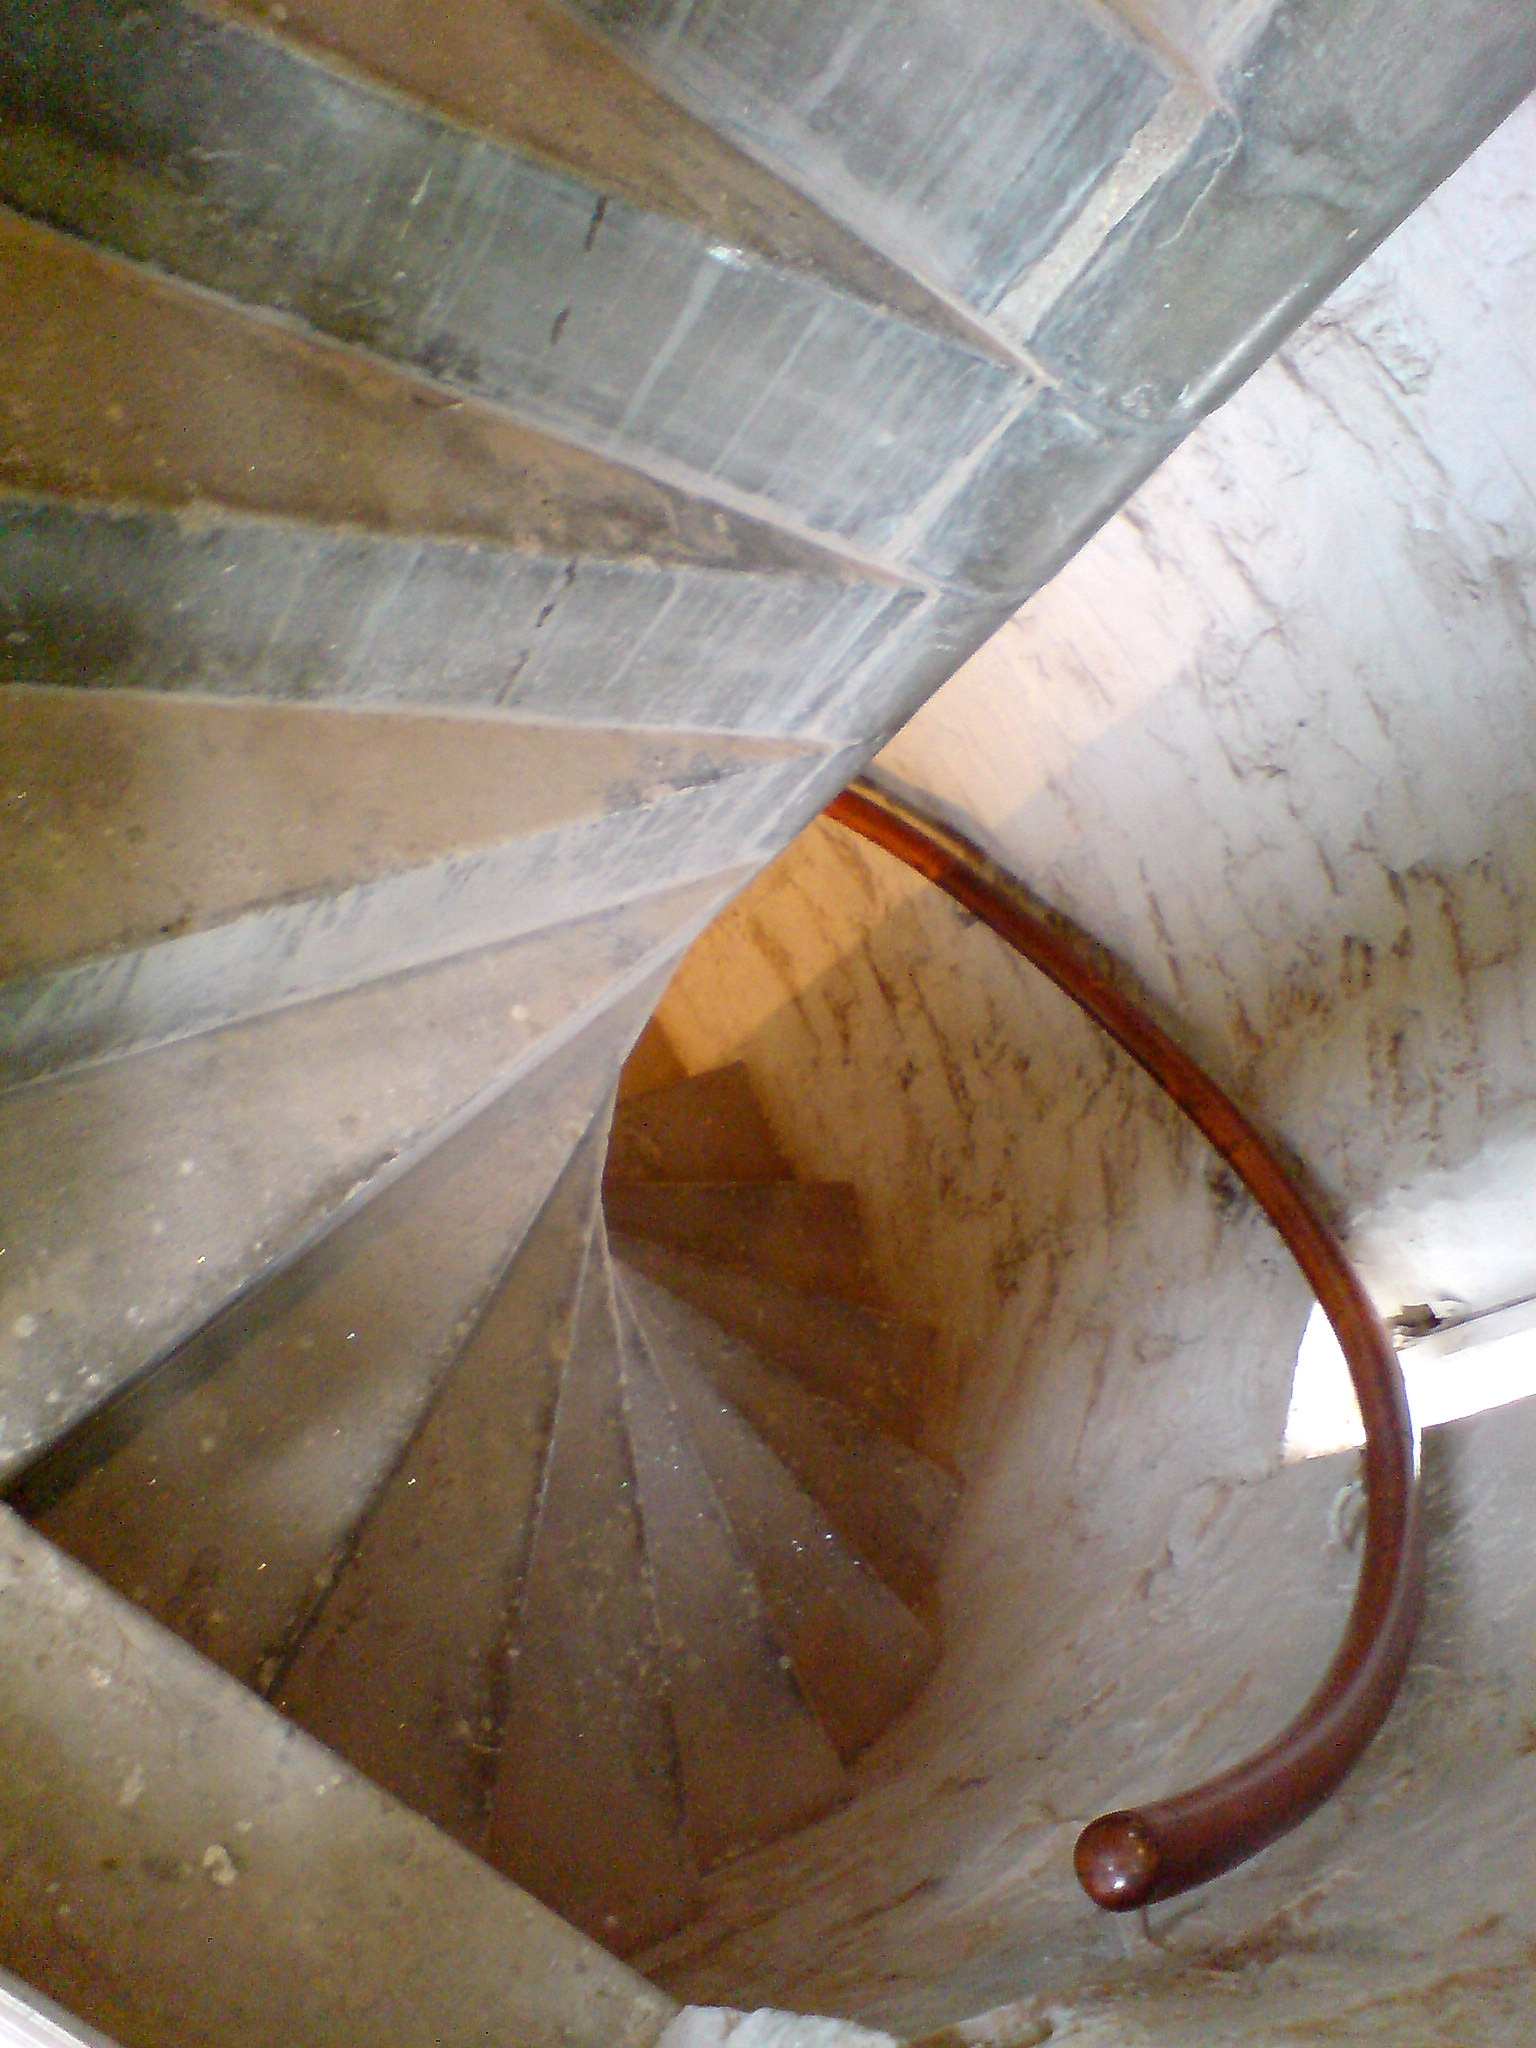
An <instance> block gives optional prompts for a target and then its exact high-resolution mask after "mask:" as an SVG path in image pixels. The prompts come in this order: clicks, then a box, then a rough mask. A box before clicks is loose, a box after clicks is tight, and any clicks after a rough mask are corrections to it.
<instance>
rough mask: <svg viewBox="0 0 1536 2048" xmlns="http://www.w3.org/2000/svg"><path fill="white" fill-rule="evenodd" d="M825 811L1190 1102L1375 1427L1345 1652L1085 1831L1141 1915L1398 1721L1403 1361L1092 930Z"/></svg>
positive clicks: (954, 860)
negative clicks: (1234, 1757)
mask: <svg viewBox="0 0 1536 2048" xmlns="http://www.w3.org/2000/svg"><path fill="white" fill-rule="evenodd" d="M827 816H828V817H829V818H833V819H835V820H836V822H837V823H838V824H840V825H845V826H847V828H848V829H849V830H850V831H852V832H857V833H859V834H860V835H861V836H862V837H863V838H865V839H868V840H871V841H872V842H873V843H874V844H875V845H876V846H879V847H883V848H884V850H885V851H886V852H887V853H890V854H894V855H895V856H896V858H897V859H898V860H901V861H905V863H906V864H907V866H908V867H910V868H915V869H916V870H917V872H918V873H919V874H920V875H925V876H926V877H927V878H928V880H929V881H930V882H933V883H934V884H936V886H937V887H939V888H940V889H942V890H944V891H945V893H946V894H947V895H949V896H952V897H953V898H954V900H955V901H956V902H957V903H959V904H960V905H962V906H963V908H964V909H966V910H968V911H970V912H971V913H972V915H973V916H975V917H978V918H979V919H980V920H981V921H982V922H983V923H984V924H987V925H990V926H991V928H992V930H993V931H995V932H996V933H997V934H998V936H999V937H1000V938H1002V939H1004V940H1006V941H1007V943H1008V944H1009V945H1010V946H1012V947H1013V948H1014V950H1015V951H1016V952H1019V953H1022V954H1023V956H1024V958H1025V959H1026V960H1029V961H1032V962H1033V963H1034V965H1035V966H1036V967H1038V968H1039V969H1040V970H1041V972H1042V973H1043V974H1045V975H1046V976H1047V977H1048V979H1049V980H1051V981H1053V982H1054V983H1055V984H1056V986H1057V988H1059V989H1060V990H1061V991H1062V992H1063V994H1065V995H1068V996H1070V997H1071V998H1072V1000H1073V1002H1075V1003H1076V1004H1077V1005H1078V1007H1079V1008H1080V1009H1082V1010H1085V1011H1086V1012H1087V1014H1088V1015H1089V1016H1090V1017H1092V1018H1093V1020H1094V1022H1095V1023H1096V1024H1099V1025H1101V1026H1102V1027H1103V1029H1104V1030H1105V1031H1107V1032H1108V1033H1109V1035H1110V1037H1111V1038H1113V1039H1114V1040H1115V1042H1116V1044H1117V1045H1119V1046H1121V1047H1122V1048H1123V1049H1124V1050H1125V1051H1126V1052H1128V1053H1129V1054H1130V1056H1131V1058H1132V1059H1133V1060H1135V1061H1136V1062H1137V1064H1138V1065H1139V1066H1141V1067H1143V1068H1144V1069H1145V1070H1146V1072H1147V1073H1148V1074H1150V1075H1151V1076H1152V1079H1153V1080H1154V1081H1156V1083H1157V1084H1158V1086H1159V1087H1160V1088H1162V1089H1163V1090H1164V1091H1165V1092H1166V1093H1167V1094H1168V1095H1170V1096H1171V1097H1172V1098H1173V1100H1174V1101H1175V1102H1176V1103H1177V1104H1178V1105H1179V1107H1180V1109H1182V1110H1183V1111H1184V1113H1185V1115H1186V1116H1187V1117H1189V1119H1190V1120H1191V1122H1192V1123H1194V1124H1195V1125H1196V1126H1197V1127H1198V1129H1199V1130H1200V1131H1201V1132H1202V1133H1203V1134H1204V1136H1205V1137H1206V1138H1207V1139H1208V1140H1209V1141H1210V1143H1211V1144H1212V1145H1213V1146H1214V1147H1215V1149H1216V1150H1217V1151H1218V1152H1219V1153H1220V1154H1221V1156H1222V1158H1223V1159H1225V1160H1226V1161H1227V1163H1228V1165H1229V1166H1231V1167H1232V1169H1233V1171H1234V1172H1235V1173H1236V1174H1237V1175H1238V1176H1239V1178H1240V1179H1241V1180H1242V1182H1243V1184H1244V1186H1245V1187H1246V1188H1247V1189H1248V1191H1249V1193H1250V1194H1251V1195H1252V1196H1253V1197H1254V1199H1255V1200H1256V1201H1257V1202H1258V1204H1259V1206H1260V1207H1261V1208H1262V1209H1263V1211H1264V1213H1265V1214H1266V1215H1267V1216H1268V1218H1269V1220H1270V1222H1271V1223H1273V1224H1274V1226H1275V1228H1276V1229H1277V1230H1278V1231H1279V1233H1280V1235H1281V1236H1282V1237H1283V1238H1284V1239H1285V1242H1286V1244H1287V1246H1288V1247H1289V1249H1290V1252H1291V1255H1292V1257H1293V1258H1294V1259H1295V1261H1296V1263H1297V1265H1298V1266H1300V1268H1301V1270H1302V1272H1303V1273H1304V1274H1305V1275H1306V1277H1307V1280H1308V1281H1309V1282H1310V1284H1311V1287H1312V1291H1313V1293H1314V1294H1315V1295H1316V1296H1317V1299H1318V1301H1319V1302H1320V1303H1321V1304H1322V1307H1323V1312H1324V1314H1325V1315H1326V1316H1327V1318H1328V1320H1329V1322H1330V1323H1331V1324H1332V1325H1333V1330H1334V1334H1335V1336H1336V1337H1337V1338H1338V1340H1339V1343H1340V1346H1341V1347H1342V1349H1343V1352H1344V1356H1345V1358H1346V1359H1347V1360H1348V1362H1349V1371H1350V1376H1351V1378H1352V1379H1353V1381H1354V1384H1355V1393H1356V1395H1357V1396H1358V1398H1359V1402H1360V1413H1361V1416H1362V1418H1363V1419H1364V1422H1365V1432H1366V1445H1365V1486H1366V1493H1367V1499H1368V1508H1367V1514H1366V1525H1365V1553H1364V1556H1363V1558H1362V1560H1361V1565H1360V1578H1359V1582H1358V1584H1357V1586H1356V1589H1355V1599H1354V1605H1353V1606H1352V1608H1351V1609H1350V1615H1349V1623H1348V1626H1347V1627H1346V1629H1345V1631H1344V1640H1343V1642H1342V1643H1341V1644H1340V1645H1339V1649H1338V1654H1337V1655H1336V1656H1335V1657H1334V1660H1333V1663H1332V1664H1331V1665H1330V1666H1329V1669H1328V1672H1327V1675H1326V1677H1325V1678H1324V1679H1323V1682H1322V1684H1321V1685H1320V1686H1319V1687H1318V1689H1317V1691H1316V1692H1315V1693H1314V1694H1313V1695H1312V1698H1311V1699H1310V1700H1309V1701H1308V1702H1307V1705H1306V1706H1305V1707H1304V1708H1303V1709H1302V1711H1301V1713H1300V1714H1299V1715H1298V1716H1297V1717H1296V1719H1295V1720H1294V1721H1293V1722H1292V1723H1291V1724H1290V1726H1289V1727H1288V1728H1286V1729H1285V1730H1284V1731H1283V1732H1282V1733H1281V1734H1280V1735H1278V1736H1276V1738H1275V1740H1274V1741H1273V1742H1271V1743H1269V1744H1268V1745H1267V1746H1266V1747H1265V1748H1263V1749H1261V1750H1259V1751H1258V1753H1257V1754H1256V1755H1254V1756H1252V1757H1250V1758H1249V1759H1248V1761H1247V1762H1246V1763H1242V1764H1239V1765H1238V1766H1237V1767H1236V1768H1235V1769H1233V1770H1230V1771H1224V1772H1223V1773H1222V1774H1221V1775H1220V1776H1219V1777H1216V1778H1212V1779H1210V1780H1209V1782H1208V1783H1206V1784H1204V1785H1197V1786H1195V1788H1194V1789H1193V1790H1192V1791H1189V1792H1183V1793H1180V1794H1178V1795H1177V1796H1176V1797H1174V1798H1172V1799H1159V1800H1155V1801H1153V1802H1152V1803H1151V1804H1149V1805H1146V1806H1140V1807H1135V1808H1131V1809H1127V1810H1125V1811H1122V1812H1117V1813H1107V1814H1104V1815H1102V1816H1101V1817H1100V1818H1099V1819H1098V1820H1095V1821H1092V1822H1090V1823H1089V1825H1088V1826H1087V1827H1086V1828H1084V1829H1083V1831H1082V1833H1081V1834H1080V1835H1079V1836H1078V1838H1077V1847H1076V1850H1075V1852H1074V1856H1073V1861H1074V1863H1075V1865H1076V1869H1077V1875H1078V1879H1079V1882H1080V1883H1081V1884H1082V1886H1083V1889H1084V1890H1085V1891H1086V1892H1087V1894H1088V1896H1089V1897H1090V1898H1091V1899H1092V1900H1094V1902H1095V1903H1096V1904H1097V1905H1100V1906H1103V1907H1105V1908H1106V1909H1107V1910H1108V1911H1109V1912H1112V1913H1114V1912H1120V1913H1124V1912H1131V1911H1133V1910H1134V1909H1135V1908H1137V1907H1139V1906H1146V1905H1151V1904H1152V1903H1154V1902H1155V1901H1156V1900H1159V1899H1170V1898H1173V1897H1174V1896H1175V1895H1176V1894H1178V1893H1179V1892H1183V1891H1188V1890H1189V1889H1190V1888H1191V1887H1192V1886H1194V1885H1197V1884H1203V1883H1205V1882H1206V1880H1207V1879H1209V1878H1213V1877H1219V1876H1220V1875H1221V1873H1222V1872H1223V1871H1225V1870H1230V1869H1232V1867H1233V1866H1234V1865H1235V1864H1238V1863H1242V1862H1244V1861H1245V1860H1246V1859H1247V1858H1248V1857H1250V1856H1254V1855H1257V1853H1258V1852H1259V1850H1260V1849H1262V1848H1264V1847H1266V1846H1267V1844H1269V1843H1270V1842H1273V1841H1274V1840H1275V1839H1276V1837H1277V1836H1279V1835H1282V1834H1284V1833H1285V1832H1286V1831H1287V1829H1289V1828H1293V1827H1295V1826H1296V1825H1297V1824H1298V1823H1299V1822H1300V1821H1303V1820H1305V1819H1306V1817H1307V1815H1308V1814H1309V1813H1311V1812H1313V1811H1314V1810H1315V1809H1316V1808H1317V1807H1318V1806H1319V1805H1321V1803H1322V1802H1323V1800H1325V1799H1326V1798H1327V1797H1328V1795H1329V1794H1330V1793H1331V1792H1332V1791H1333V1790H1334V1789H1335V1788H1336V1787H1337V1786H1338V1785H1339V1784H1340V1782H1341V1781H1342V1780H1343V1778H1344V1777H1345V1776H1346V1774H1347V1773H1348V1772H1349V1771H1350V1769H1351V1768H1352V1767H1353V1765H1354V1764H1355V1762H1356V1761H1357V1759H1358V1758H1359V1757H1360V1755H1361V1753H1362V1752H1363V1751H1364V1749H1365V1748H1366V1746H1367V1744H1368V1743H1369V1742H1370V1740H1371V1738H1372V1736H1374V1735H1375V1733H1376V1731H1377V1729H1378V1728H1379V1727H1380V1726H1381V1724H1382V1722H1383V1721H1384V1720H1385V1719H1386V1716H1387V1711H1388V1709H1389V1708H1390V1707H1391V1705H1392V1701H1393V1698H1394V1696H1395V1695H1396V1692H1397V1687H1398V1682H1399V1680H1400V1679H1401V1678H1402V1675H1403V1669H1404V1667H1405V1665H1406V1663H1407V1661H1408V1651H1409V1648H1410V1646H1411V1644H1412V1641H1413V1633H1414V1629H1415V1627H1416V1626H1417V1623H1418V1617H1419V1609H1420V1606H1421V1604H1422V1598H1423V1583H1424V1559H1423V1540H1422V1529H1421V1518H1420V1514H1419V1500H1418V1459H1417V1454H1416V1448H1415V1444H1414V1437H1413V1430H1412V1426H1411V1424H1410V1421H1409V1417H1408V1406H1407V1402H1406V1399H1405V1397H1404V1393H1403V1379H1402V1374H1401V1372H1400V1371H1399V1370H1398V1364H1397V1357H1396V1354H1395V1353H1394V1351H1393V1349H1392V1345H1391V1343H1390V1341H1389V1340H1388V1337H1387V1334H1386V1331H1385V1330H1384V1329H1383V1327H1382V1324H1381V1319H1380V1317H1379V1316H1378V1315H1377V1314H1376V1311H1375V1309H1374V1308H1373V1307H1372V1305H1371V1302H1370V1300H1369V1298H1368V1297H1367V1295H1366V1293H1365V1290H1364V1288H1363V1287H1362V1286H1361V1284H1360V1282H1359V1280H1358V1279H1357V1277H1356V1275H1355V1272H1354V1269H1353V1268H1352V1267H1351V1265H1350V1263H1349V1261H1348V1259H1346V1257H1345V1256H1344V1253H1343V1250H1342V1249H1341V1247H1340V1245H1339V1243H1338V1240H1337V1239H1336V1238H1335V1237H1334V1235H1333V1233H1332V1231H1331V1230H1329V1228H1328V1226H1327V1225H1326V1224H1325V1223H1324V1222H1323V1220H1322V1218H1321V1217H1320V1216H1319V1215H1318V1213H1317V1210H1316V1209H1315V1208H1314V1207H1313V1205H1312V1203H1311V1202H1310V1201H1309V1200H1308V1199H1307V1196H1306V1194H1305V1193H1304V1192H1303V1191H1302V1189H1301V1188H1300V1187H1298V1185H1297V1184H1296V1182H1295V1180H1294V1179H1293V1178H1292V1176H1291V1174H1290V1173H1289V1172H1287V1170H1286V1168H1285V1167H1284V1166H1283V1165H1282V1163H1281V1161H1280V1160H1279V1158H1278V1157H1277V1156H1276V1154H1275V1151H1274V1149H1273V1148H1272V1147H1271V1146H1270V1145H1268V1144H1266V1142H1265V1141H1264V1139H1263V1138H1262V1137H1261V1136H1260V1135H1259V1133H1258V1132H1257V1131H1256V1130H1255V1129H1254V1127H1253V1125H1252V1124H1251V1123H1250V1122H1249V1121H1248V1119H1247V1117H1245V1116H1244V1115H1243V1113H1242V1111H1241V1110H1240V1109H1238V1108H1237V1106H1236V1105H1235V1104H1234V1103H1233V1102H1231V1101H1230V1100H1229V1099H1228V1097H1227V1096H1226V1095H1224V1094H1223V1093H1222V1091H1221V1089H1220V1088H1218V1087H1217V1086H1216V1084H1215V1082H1214V1081H1212V1080H1210V1079H1209V1078H1208V1077H1207V1076H1206V1075H1205V1074H1203V1073H1202V1072H1201V1071H1200V1069H1199V1068H1198V1067H1197V1066H1196V1065H1195V1063H1194V1061H1193V1060H1191V1059H1190V1058H1189V1056H1188V1055H1187V1054H1186V1053H1184V1052H1183V1051H1181V1050H1180V1048H1179V1047H1178V1046H1177V1045H1176V1044H1175V1043H1174V1041H1173V1039H1172V1038H1171V1037H1170V1036H1169V1035H1168V1033H1167V1032H1166V1031H1164V1030H1162V1029H1161V1028H1160V1027H1159V1026H1158V1025H1157V1024H1155V1023H1154V1022H1153V1021H1152V1020H1151V1018H1150V1017H1149V1016H1147V1014H1146V1012H1145V1010H1144V1009H1143V1008H1142V1007H1141V1006H1140V1004H1139V1003H1137V1002H1136V1001H1134V1000H1133V999H1132V997H1131V996H1130V995H1128V994H1127V993H1126V983H1127V976H1126V975H1125V972H1124V970H1123V969H1120V968H1118V967H1117V966H1116V965H1115V963H1113V962H1111V961H1110V960H1109V958H1108V956H1107V955H1105V954H1104V953H1103V952H1102V950H1101V949H1100V948H1099V947H1098V946H1097V944H1096V942H1095V941H1093V940H1091V939H1089V938H1088V937H1087V936H1086V935H1085V934H1084V933H1082V932H1080V931H1079V930H1078V929H1077V928H1076V927H1075V926H1073V925H1071V924H1070V923H1069V922H1068V920H1066V919H1065V918H1062V917H1061V916H1059V915H1058V914H1057V913H1055V912H1053V911H1049V910H1047V909H1045V908H1044V906H1042V905H1041V904H1039V903H1038V902H1037V901H1036V900H1035V899H1034V898H1033V897H1032V896H1031V894H1030V893H1029V891H1028V890H1027V889H1026V888H1025V887H1024V885H1023V884H1022V883H1021V882H1019V881H1017V880H1016V879H1015V878H1014V877H1013V876H1012V875H1010V874H1008V872H1007V871H1006V870H1005V869H1003V868H1001V867H999V866H998V865H997V863H996V862H995V861H993V860H992V859H990V858H989V856H988V855H986V854H985V853H983V852H982V851H981V849H980V848H979V847H977V846H973V845H972V844H971V842H970V841H969V840H968V839H965V838H963V837H962V836H961V835H960V834H959V833H958V832H955V831H953V830H951V829H950V827H948V826H947V825H945V824H943V823H941V822H940V821H939V820H938V819H936V818H933V817H930V816H928V815H927V814H926V813H925V812H923V811H922V810H920V809H918V808H917V807H916V806H915V805H913V804H911V803H909V802H907V801H906V800H905V799H903V798H900V797H898V796H896V795H895V794H893V793H892V792H890V791H887V790H885V789H884V788H882V787H881V786H879V785H878V784H876V783H872V782H867V781H862V780H861V781H858V782H855V783H854V784H852V785H851V787H850V788H848V789H847V790H845V791H844V793H843V794H842V795H841V796H840V797H838V798H837V799H836V800H835V801H834V802H833V803H832V804H830V805H829V806H828V807H827Z"/></svg>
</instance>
